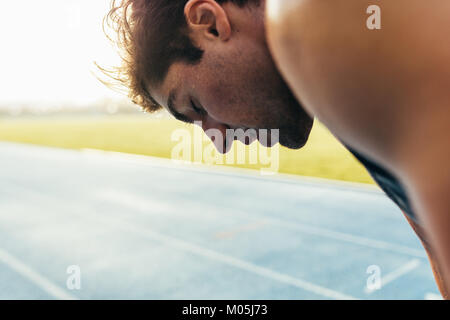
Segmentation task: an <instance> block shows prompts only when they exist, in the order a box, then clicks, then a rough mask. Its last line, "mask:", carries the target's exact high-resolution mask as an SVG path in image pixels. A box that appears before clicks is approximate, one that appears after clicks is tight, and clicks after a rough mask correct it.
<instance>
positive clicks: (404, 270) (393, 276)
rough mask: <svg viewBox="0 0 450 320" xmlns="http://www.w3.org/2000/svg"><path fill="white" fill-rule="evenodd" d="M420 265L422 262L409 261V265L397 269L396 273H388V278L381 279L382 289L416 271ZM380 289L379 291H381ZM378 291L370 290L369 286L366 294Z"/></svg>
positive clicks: (416, 260)
mask: <svg viewBox="0 0 450 320" xmlns="http://www.w3.org/2000/svg"><path fill="white" fill-rule="evenodd" d="M419 265H420V260H418V259H414V260H411V261H409V262H408V263H405V264H404V265H403V266H401V267H400V268H397V269H395V270H394V271H392V272H390V273H388V274H387V275H386V276H384V277H381V288H380V289H382V288H383V287H384V286H386V285H387V284H388V283H390V282H392V281H394V280H396V279H398V278H400V277H401V276H404V275H405V274H407V273H408V272H411V271H413V270H414V269H416V268H417V267H418V266H419ZM380 289H378V290H380ZM376 290H377V289H369V288H368V287H367V286H366V287H365V289H364V292H365V293H366V294H370V293H372V292H374V291H376Z"/></svg>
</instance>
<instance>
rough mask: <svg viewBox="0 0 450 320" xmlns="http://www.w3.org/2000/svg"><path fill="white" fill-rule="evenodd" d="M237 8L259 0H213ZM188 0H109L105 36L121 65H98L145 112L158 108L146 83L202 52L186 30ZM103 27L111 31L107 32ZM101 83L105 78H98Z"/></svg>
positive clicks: (196, 58)
mask: <svg viewBox="0 0 450 320" xmlns="http://www.w3.org/2000/svg"><path fill="white" fill-rule="evenodd" d="M215 1H216V2H218V3H219V4H222V3H225V2H232V3H234V4H236V5H238V6H240V7H244V6H245V5H247V4H248V3H254V4H259V2H260V0H215ZM187 2H188V0H113V1H112V2H111V8H110V11H109V12H108V14H107V15H106V16H105V19H104V21H103V28H104V31H105V34H106V35H107V37H108V38H109V39H110V40H111V41H112V42H113V43H115V45H116V46H117V48H118V49H119V54H120V57H121V60H122V65H121V66H118V67H115V68H112V69H106V68H102V67H99V68H100V70H101V71H102V72H103V73H104V74H106V75H107V76H108V77H109V78H111V79H112V80H113V82H106V84H108V85H109V86H111V85H115V84H118V85H120V86H122V87H125V88H126V89H127V91H128V96H129V97H130V98H131V99H132V101H133V102H134V103H136V104H138V105H140V106H142V108H143V109H144V110H145V111H148V112H153V111H156V110H159V109H161V106H160V105H159V104H158V103H157V102H156V101H155V99H154V98H153V97H152V96H151V94H150V93H149V92H148V90H147V84H153V85H157V84H160V83H161V82H162V81H163V80H164V78H165V77H166V75H167V72H168V70H169V67H170V66H171V64H173V63H174V62H177V61H183V62H185V63H188V64H195V63H197V62H199V61H200V59H201V58H202V55H203V51H202V50H201V49H200V48H197V47H196V46H194V44H193V43H192V41H191V39H190V38H189V35H188V32H187V24H186V19H185V17H184V6H185V4H186V3H187ZM106 28H109V29H111V30H112V31H113V32H114V37H111V36H109V35H108V34H107V32H106ZM102 82H104V83H105V81H102Z"/></svg>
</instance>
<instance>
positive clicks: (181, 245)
mask: <svg viewBox="0 0 450 320" xmlns="http://www.w3.org/2000/svg"><path fill="white" fill-rule="evenodd" d="M88 219H92V220H95V221H96V222H97V223H101V224H103V225H104V224H105V220H104V219H99V218H93V217H89V218H88ZM114 220H117V219H108V221H106V223H108V224H110V225H111V226H112V227H115V228H118V229H122V230H125V231H128V232H132V233H133V234H134V235H136V234H139V235H140V236H142V237H145V238H150V239H152V240H156V241H158V242H163V243H165V244H167V245H169V246H171V247H174V248H176V249H179V250H182V251H185V252H190V253H193V254H195V255H198V256H202V257H205V258H208V259H211V260H214V261H217V262H221V263H224V264H227V265H229V266H232V267H235V268H238V269H241V270H245V271H247V272H251V273H254V274H257V275H259V276H262V277H265V278H268V279H271V280H275V281H278V282H282V283H285V284H287V285H291V286H294V287H297V288H300V289H303V290H305V291H308V292H311V293H314V294H317V295H319V296H323V297H325V298H329V299H337V300H355V299H356V298H354V297H352V296H349V295H346V294H343V293H340V292H338V291H335V290H332V289H329V288H326V287H322V286H319V285H316V284H314V283H311V282H308V281H305V280H302V279H298V278H295V277H292V276H289V275H286V274H283V273H280V272H276V271H273V270H270V269H267V268H264V267H261V266H258V265H255V264H253V263H250V262H247V261H244V260H241V259H238V258H234V257H232V256H229V255H226V254H223V253H219V252H216V251H213V250H210V249H206V248H203V247H201V246H199V245H196V244H192V243H190V242H187V241H184V240H181V239H178V238H175V237H171V236H166V235H163V234H161V233H158V232H155V231H153V230H150V229H147V228H141V227H136V226H133V225H131V224H128V223H125V222H124V221H123V220H117V221H114Z"/></svg>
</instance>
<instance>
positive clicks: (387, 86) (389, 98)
mask: <svg viewBox="0 0 450 320" xmlns="http://www.w3.org/2000/svg"><path fill="white" fill-rule="evenodd" d="M449 16H450V2H449V1H441V0H429V1H423V0H396V1H392V0H332V1H330V0H284V1H283V0H267V1H266V20H267V21H266V26H267V28H266V29H267V38H268V43H269V47H270V50H271V52H272V55H273V58H274V60H275V62H276V64H277V66H278V69H279V70H280V72H281V74H282V75H283V76H284V78H285V79H286V81H287V82H288V84H289V85H290V87H291V89H292V90H293V92H294V93H295V94H296V96H297V98H298V99H299V100H300V101H301V102H302V103H303V105H304V106H305V109H306V110H307V111H308V112H309V113H311V114H313V115H314V116H316V117H317V118H319V120H321V121H322V122H323V123H325V125H326V126H327V127H328V128H329V129H330V130H331V131H333V133H334V134H335V135H337V136H339V137H340V138H341V139H342V140H344V141H345V142H347V143H348V144H350V145H352V146H353V147H355V148H358V149H360V150H362V151H365V152H366V153H367V154H369V155H371V156H372V157H374V158H376V159H378V160H380V162H382V163H383V161H384V159H387V158H389V156H392V155H393V154H394V151H393V148H396V146H398V145H400V144H402V143H403V142H404V141H402V140H403V139H406V136H405V133H406V134H408V135H409V134H410V131H411V130H410V129H411V123H417V122H420V121H421V120H422V119H425V118H426V117H428V116H429V115H428V114H429V112H430V110H432V108H433V107H431V106H430V104H431V105H438V103H434V102H433V101H435V100H438V101H437V102H439V103H440V104H442V101H446V99H447V98H449V97H448V92H449V90H448V87H449V84H450V41H449V34H448V30H450V20H449V19H448V17H449ZM449 101H450V100H449ZM425 102H426V104H427V107H426V108H425V107H424V103H425ZM447 107H448V105H447ZM436 108H437V107H436ZM447 110H448V109H447ZM439 112H440V113H441V115H442V113H443V111H442V110H441V111H439ZM384 164H385V165H388V166H389V164H387V163H384Z"/></svg>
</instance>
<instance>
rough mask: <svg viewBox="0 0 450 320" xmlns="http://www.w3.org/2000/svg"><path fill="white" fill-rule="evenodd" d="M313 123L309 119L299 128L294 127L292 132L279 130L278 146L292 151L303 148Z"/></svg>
mask: <svg viewBox="0 0 450 320" xmlns="http://www.w3.org/2000/svg"><path fill="white" fill-rule="evenodd" d="M313 123H314V120H313V119H310V121H307V123H305V124H303V125H301V126H300V127H298V126H297V127H295V129H294V130H280V144H281V145H282V146H284V147H286V148H289V149H294V150H298V149H301V148H303V147H304V146H305V145H306V143H307V142H308V139H309V135H310V133H311V130H312V126H313ZM283 132H284V133H283Z"/></svg>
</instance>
